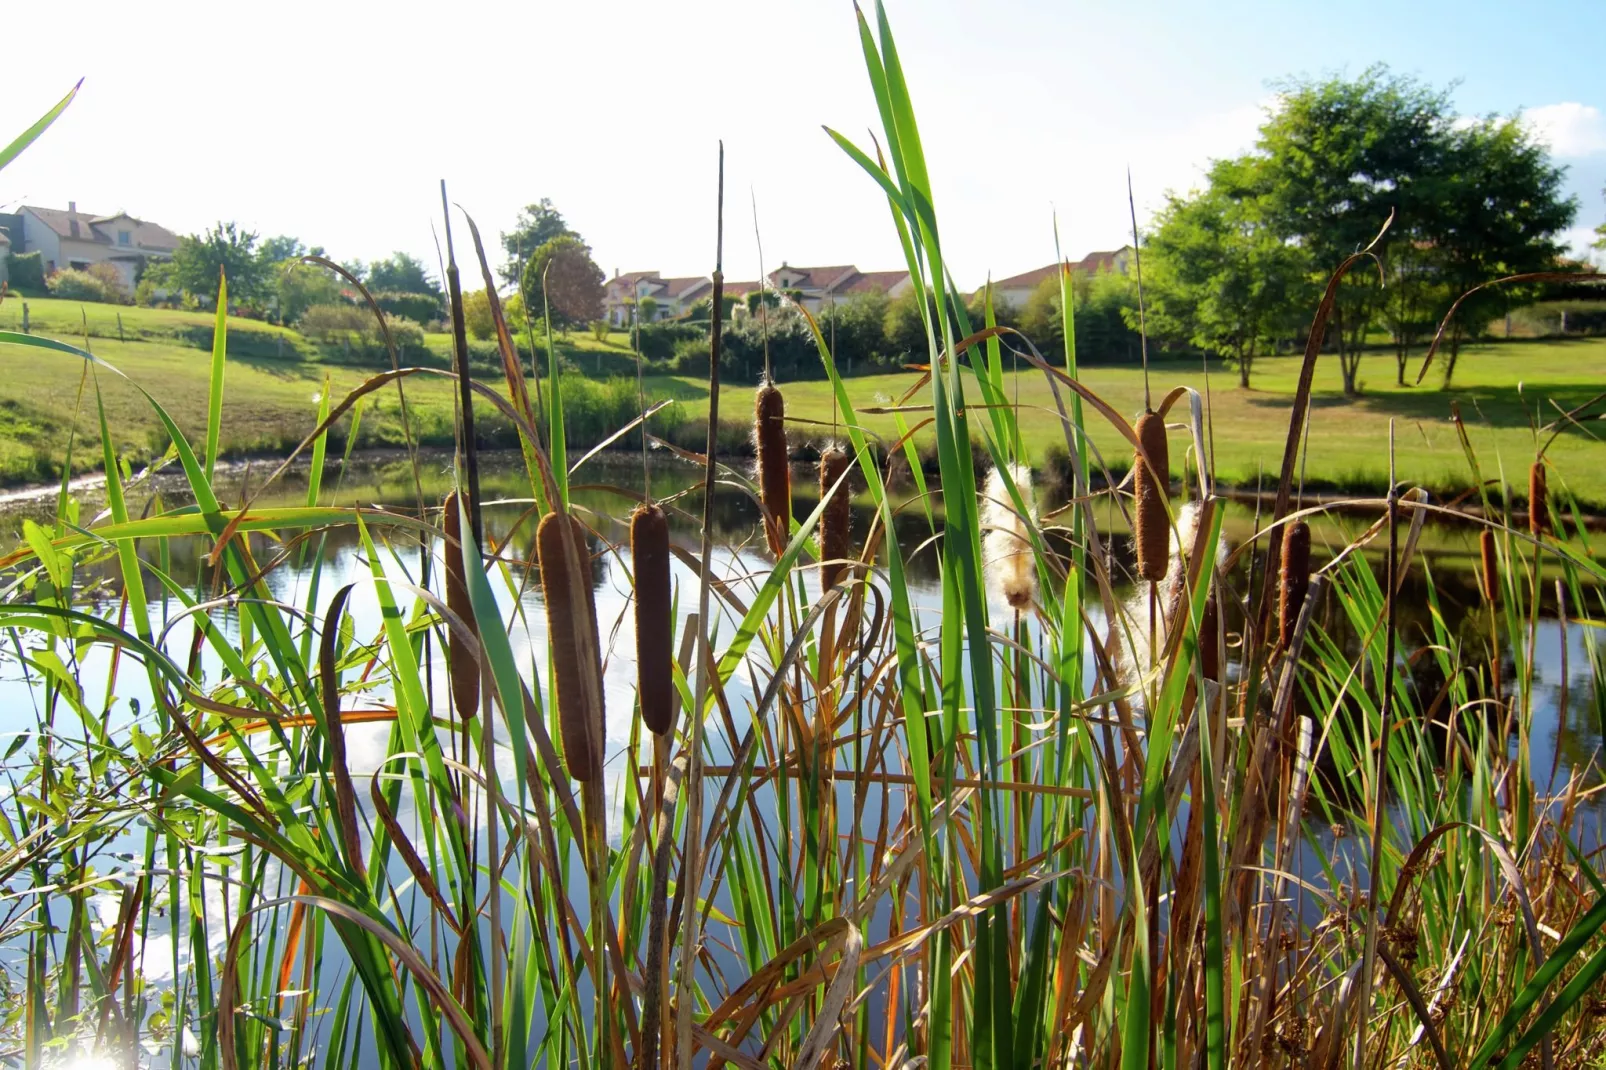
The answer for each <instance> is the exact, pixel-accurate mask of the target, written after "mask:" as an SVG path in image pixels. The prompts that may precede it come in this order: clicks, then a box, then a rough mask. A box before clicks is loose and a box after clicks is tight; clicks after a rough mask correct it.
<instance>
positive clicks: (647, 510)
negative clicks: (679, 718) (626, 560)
mask: <svg viewBox="0 0 1606 1070" xmlns="http://www.w3.org/2000/svg"><path fill="white" fill-rule="evenodd" d="M630 561H631V567H632V568H633V569H634V570H635V580H636V696H637V701H638V702H639V703H640V705H641V720H642V723H644V724H645V725H646V726H647V727H648V728H649V729H651V730H652V732H653V733H654V734H655V735H659V736H662V735H664V734H665V733H666V732H668V731H669V730H670V728H671V727H672V724H671V722H672V720H673V717H674V704H673V701H672V700H673V698H674V694H675V678H674V670H673V667H672V666H673V657H674V654H673V652H672V650H671V649H670V648H671V646H672V645H673V642H674V630H675V628H674V621H673V620H672V619H671V617H670V586H669V518H668V517H667V516H665V515H664V511H663V509H662V508H660V507H659V506H656V505H642V506H639V507H638V508H637V509H636V511H635V512H634V513H632V514H631V515H630Z"/></svg>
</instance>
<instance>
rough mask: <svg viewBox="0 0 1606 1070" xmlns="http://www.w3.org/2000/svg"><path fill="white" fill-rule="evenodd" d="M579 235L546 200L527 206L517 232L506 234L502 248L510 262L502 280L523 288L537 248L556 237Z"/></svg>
mask: <svg viewBox="0 0 1606 1070" xmlns="http://www.w3.org/2000/svg"><path fill="white" fill-rule="evenodd" d="M579 236H580V235H579V234H577V233H575V232H574V231H572V230H570V229H569V225H568V224H567V223H565V222H564V221H563V213H561V212H559V211H558V210H557V209H556V208H554V207H552V202H551V201H550V200H549V199H547V198H546V197H542V198H541V199H540V200H539V201H537V202H536V203H535V204H527V205H525V206H524V208H523V210H521V211H520V212H519V218H518V220H517V222H515V223H514V224H513V229H512V230H505V231H503V232H502V249H503V251H505V252H506V253H507V262H506V263H505V264H503V265H502V266H501V268H500V269H499V273H500V274H501V276H502V281H503V282H504V283H506V284H507V285H509V286H517V285H519V281H520V280H521V279H523V278H524V266H525V265H526V264H527V263H529V261H530V257H531V256H532V255H533V254H534V253H535V251H536V250H537V249H539V248H541V246H543V245H545V244H546V243H547V242H549V241H551V240H552V239H553V238H562V237H570V238H578V237H579Z"/></svg>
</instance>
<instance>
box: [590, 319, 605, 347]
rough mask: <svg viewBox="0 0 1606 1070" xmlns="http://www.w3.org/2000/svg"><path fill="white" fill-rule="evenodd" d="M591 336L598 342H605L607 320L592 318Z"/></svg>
mask: <svg viewBox="0 0 1606 1070" xmlns="http://www.w3.org/2000/svg"><path fill="white" fill-rule="evenodd" d="M591 337H592V338H594V339H596V340H597V341H599V342H606V341H607V340H608V321H607V320H592V321H591Z"/></svg>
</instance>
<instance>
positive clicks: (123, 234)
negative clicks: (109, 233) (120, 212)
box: [117, 230, 134, 245]
mask: <svg viewBox="0 0 1606 1070" xmlns="http://www.w3.org/2000/svg"><path fill="white" fill-rule="evenodd" d="M117 244H118V245H132V244H134V236H133V235H132V234H130V233H129V232H128V231H126V230H119V231H118V232H117Z"/></svg>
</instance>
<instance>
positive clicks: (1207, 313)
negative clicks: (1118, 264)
mask: <svg viewBox="0 0 1606 1070" xmlns="http://www.w3.org/2000/svg"><path fill="white" fill-rule="evenodd" d="M1246 166H1247V167H1253V166H1255V163H1254V161H1226V162H1219V163H1217V164H1216V165H1215V166H1214V167H1213V168H1212V174H1211V184H1210V187H1209V188H1208V189H1206V190H1205V191H1204V192H1202V193H1196V194H1194V195H1192V196H1190V197H1186V198H1180V197H1176V196H1171V197H1170V198H1168V200H1167V203H1166V207H1165V208H1164V209H1163V210H1162V211H1161V212H1160V214H1159V215H1158V216H1157V217H1156V220H1155V229H1154V232H1153V233H1152V234H1151V235H1150V236H1149V239H1148V241H1147V243H1146V244H1145V247H1144V251H1145V253H1146V254H1147V255H1146V256H1145V257H1144V267H1145V271H1144V284H1145V298H1146V305H1147V308H1146V310H1145V311H1146V313H1147V324H1148V328H1149V332H1150V336H1151V338H1154V339H1156V340H1158V341H1161V342H1167V341H1169V342H1173V343H1180V344H1183V345H1193V346H1198V347H1199V348H1200V349H1203V350H1204V351H1205V352H1207V353H1212V354H1215V355H1216V356H1219V357H1222V358H1223V359H1225V360H1226V361H1227V362H1228V363H1230V364H1232V365H1233V366H1234V367H1236V368H1237V369H1238V385H1239V386H1240V387H1244V388H1246V389H1247V388H1248V387H1249V384H1250V376H1251V374H1252V372H1253V369H1254V362H1255V358H1256V357H1257V356H1258V355H1260V354H1261V353H1263V352H1265V350H1266V349H1267V348H1268V347H1269V346H1270V345H1274V344H1275V342H1276V340H1277V339H1278V338H1281V337H1286V336H1287V335H1288V334H1290V333H1292V331H1293V330H1294V329H1295V323H1296V321H1297V315H1298V306H1297V305H1296V304H1295V297H1296V296H1297V295H1298V294H1299V292H1300V287H1301V284H1302V283H1303V281H1304V278H1305V274H1306V272H1305V265H1304V259H1303V256H1302V254H1301V252H1300V250H1299V249H1298V248H1296V247H1294V246H1292V245H1289V244H1287V243H1285V242H1283V241H1282V240H1281V239H1280V238H1278V237H1277V235H1276V234H1274V233H1273V232H1272V231H1271V229H1270V227H1268V226H1267V225H1266V221H1265V219H1264V218H1263V217H1262V215H1261V213H1260V207H1261V204H1260V201H1259V200H1258V199H1257V198H1255V197H1254V196H1252V195H1251V196H1236V197H1235V196H1233V195H1232V194H1231V193H1229V192H1228V191H1229V190H1238V191H1243V190H1245V189H1246V188H1249V187H1250V186H1251V183H1250V181H1249V178H1248V176H1245V175H1242V174H1236V175H1232V174H1229V173H1228V172H1229V170H1231V169H1236V168H1241V167H1246ZM1136 318H1137V317H1136V315H1135V313H1134V312H1133V311H1131V310H1128V312H1127V314H1126V319H1127V322H1128V324H1129V325H1135V321H1136ZM1081 320H1082V316H1081V310H1080V309H1078V310H1077V333H1078V335H1080V333H1081ZM1079 341H1080V339H1079Z"/></svg>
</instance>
